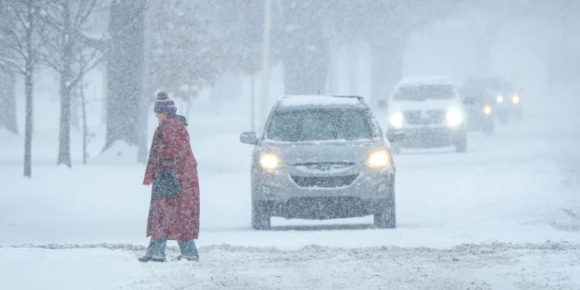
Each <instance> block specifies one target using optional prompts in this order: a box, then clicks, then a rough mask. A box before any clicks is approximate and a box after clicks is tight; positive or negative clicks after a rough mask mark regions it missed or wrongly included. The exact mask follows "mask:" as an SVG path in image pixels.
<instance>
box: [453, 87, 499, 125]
mask: <svg viewBox="0 0 580 290" xmlns="http://www.w3.org/2000/svg"><path fill="white" fill-rule="evenodd" d="M461 97H462V98H463V102H464V103H465V110H466V112H467V120H468V121H467V124H468V129H469V130H471V131H481V132H484V133H486V134H488V135H492V134H493V133H494V131H495V103H496V99H495V95H494V94H492V93H491V92H490V91H489V90H488V88H487V82H486V81H485V80H481V79H469V80H467V81H466V82H465V83H464V84H463V86H462V87H461Z"/></svg>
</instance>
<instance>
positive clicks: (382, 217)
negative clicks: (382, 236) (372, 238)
mask: <svg viewBox="0 0 580 290" xmlns="http://www.w3.org/2000/svg"><path fill="white" fill-rule="evenodd" d="M390 189H391V198H390V199H388V200H387V203H386V204H385V205H384V206H383V208H382V210H381V211H380V212H379V213H376V214H375V216H374V224H375V226H376V227H377V228H381V229H394V228H395V227H396V226H397V211H396V208H395V188H394V185H393V184H392V183H391V185H390Z"/></svg>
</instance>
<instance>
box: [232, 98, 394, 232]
mask: <svg viewBox="0 0 580 290" xmlns="http://www.w3.org/2000/svg"><path fill="white" fill-rule="evenodd" d="M401 137H402V136H401V135H393V136H391V137H390V138H389V139H390V140H391V141H395V140H396V139H400V138H401ZM240 141H241V142H243V143H247V144H253V145H255V148H254V151H253V162H252V169H251V170H252V172H251V174H252V177H251V179H252V227H253V228H255V229H268V228H270V217H272V216H280V217H284V218H303V219H331V218H346V217H359V216H366V215H374V223H375V225H376V226H377V227H380V228H394V227H395V225H396V215H395V190H394V188H395V166H394V164H393V158H392V155H391V151H390V149H389V147H388V142H386V141H385V140H384V138H383V135H382V131H381V129H380V127H379V126H378V123H377V122H376V120H375V118H374V117H373V115H372V113H371V111H370V109H369V107H368V106H367V105H366V104H365V102H364V101H363V98H362V97H354V96H319V95H312V96H308V95H307V96H286V97H283V98H281V99H280V100H279V101H278V102H277V104H276V105H275V106H274V107H273V109H272V111H271V112H270V115H269V117H268V119H267V121H266V124H265V126H264V133H263V134H262V136H261V137H259V138H258V136H257V135H256V133H255V132H245V133H242V135H241V136H240Z"/></svg>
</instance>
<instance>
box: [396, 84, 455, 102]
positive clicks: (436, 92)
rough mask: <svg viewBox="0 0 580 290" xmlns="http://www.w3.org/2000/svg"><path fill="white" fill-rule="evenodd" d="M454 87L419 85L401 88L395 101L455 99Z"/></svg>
mask: <svg viewBox="0 0 580 290" xmlns="http://www.w3.org/2000/svg"><path fill="white" fill-rule="evenodd" d="M453 98H454V93H453V87H452V86H449V85H420V86H419V85H417V86H405V87H400V88H399V89H398V90H397V92H396V94H395V96H394V99H395V100H397V101H424V100H447V99H453Z"/></svg>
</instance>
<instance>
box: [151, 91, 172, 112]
mask: <svg viewBox="0 0 580 290" xmlns="http://www.w3.org/2000/svg"><path fill="white" fill-rule="evenodd" d="M153 112H155V113H159V114H175V113H176V112H177V107H176V106H175V103H174V102H173V100H172V99H170V98H169V96H168V95H167V93H166V92H163V91H160V92H158V93H157V98H156V99H155V107H154V108H153Z"/></svg>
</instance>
